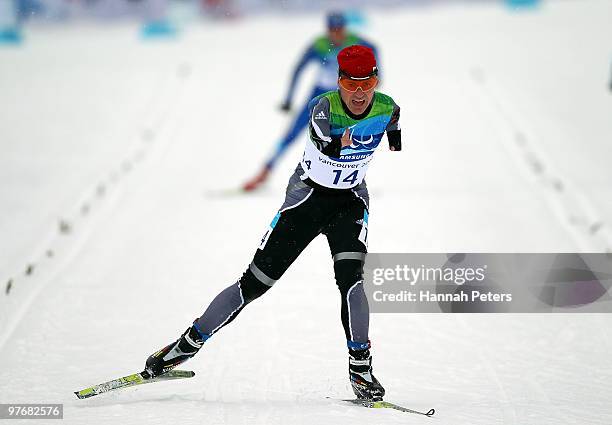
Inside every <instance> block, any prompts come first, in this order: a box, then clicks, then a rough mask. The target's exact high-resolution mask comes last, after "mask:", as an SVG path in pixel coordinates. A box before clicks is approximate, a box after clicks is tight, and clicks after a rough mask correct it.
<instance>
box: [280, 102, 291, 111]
mask: <svg viewBox="0 0 612 425" xmlns="http://www.w3.org/2000/svg"><path fill="white" fill-rule="evenodd" d="M279 109H280V110H281V111H283V112H289V111H291V102H283V103H282V104H281V105H280V107H279Z"/></svg>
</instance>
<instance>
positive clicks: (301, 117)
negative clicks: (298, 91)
mask: <svg viewBox="0 0 612 425" xmlns="http://www.w3.org/2000/svg"><path fill="white" fill-rule="evenodd" d="M354 44H361V45H364V46H369V47H371V48H372V49H373V50H374V56H376V57H378V55H377V54H376V48H375V47H374V46H373V45H372V44H371V43H369V42H367V41H366V40H364V39H363V38H361V37H359V36H357V35H355V34H353V33H350V32H348V31H347V30H346V19H345V18H344V15H343V14H342V13H339V12H331V13H329V14H328V15H327V34H326V35H323V36H320V37H318V38H317V39H316V40H315V41H314V43H312V44H311V45H310V46H308V48H307V49H306V51H305V52H304V54H303V55H302V57H301V59H300V61H299V62H298V64H297V66H296V67H295V70H294V71H293V76H292V77H291V83H290V84H289V90H288V91H287V95H286V96H285V100H284V102H283V104H282V105H281V110H283V111H285V112H288V111H290V110H291V103H292V99H293V93H294V91H295V86H296V85H297V81H298V78H299V76H300V75H301V73H302V71H303V70H304V68H305V67H306V65H308V64H309V63H311V62H315V63H317V64H318V65H319V72H318V75H317V80H316V84H315V86H314V88H313V89H312V92H311V94H310V97H309V98H308V100H309V101H310V100H311V99H313V98H315V97H317V96H319V95H321V94H323V93H325V92H328V91H330V90H335V89H336V86H337V71H338V62H337V61H336V56H337V55H338V52H339V51H340V50H342V49H343V48H345V47H347V46H352V45H354ZM309 112H310V111H309V109H308V102H307V103H306V104H304V106H303V107H302V108H301V110H300V112H299V113H298V114H297V115H296V117H295V119H294V121H293V123H292V124H291V125H290V127H289V129H288V130H287V132H286V133H285V135H284V136H283V137H282V139H281V140H280V141H279V142H278V145H277V147H276V149H275V151H274V153H273V154H272V156H270V157H269V158H268V160H267V161H266V163H265V164H264V166H263V168H262V169H261V170H260V171H259V172H258V173H257V175H255V176H254V177H253V178H252V179H251V180H249V181H248V182H246V183H245V184H244V185H243V186H242V189H243V190H245V191H247V192H248V191H252V190H256V189H257V188H259V187H260V186H261V184H262V183H263V182H264V181H266V179H267V178H268V176H269V175H270V173H271V171H272V169H273V168H274V166H275V165H276V162H277V161H278V160H279V159H280V157H281V156H282V155H283V154H284V153H285V151H286V150H287V148H288V147H289V146H291V144H292V143H293V142H294V141H295V140H296V138H297V137H298V136H299V135H300V133H301V131H302V130H303V129H304V128H306V125H307V124H308V119H309Z"/></svg>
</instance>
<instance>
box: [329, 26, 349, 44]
mask: <svg viewBox="0 0 612 425" xmlns="http://www.w3.org/2000/svg"><path fill="white" fill-rule="evenodd" d="M327 34H328V36H329V40H330V41H331V42H332V43H334V45H335V46H341V45H342V44H344V40H345V39H346V32H345V31H344V27H338V28H329V29H328V31H327Z"/></svg>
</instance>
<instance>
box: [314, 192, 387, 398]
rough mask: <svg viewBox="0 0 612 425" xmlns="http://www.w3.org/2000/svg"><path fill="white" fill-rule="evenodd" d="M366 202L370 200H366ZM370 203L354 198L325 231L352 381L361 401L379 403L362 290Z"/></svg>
mask: <svg viewBox="0 0 612 425" xmlns="http://www.w3.org/2000/svg"><path fill="white" fill-rule="evenodd" d="M366 199H367V198H366ZM366 205H367V203H366V202H365V201H363V199H360V198H359V197H357V196H355V198H354V200H353V201H352V202H350V203H349V204H348V205H347V206H346V207H345V208H343V209H342V210H341V212H340V213H339V214H338V215H337V216H336V217H335V218H334V220H333V221H332V222H331V223H330V224H329V225H328V226H327V228H326V229H325V234H326V236H327V239H328V242H329V247H330V250H331V253H332V257H333V260H334V273H335V277H336V284H337V285H338V289H339V290H340V295H341V297H342V304H341V310H340V316H341V320H342V325H343V327H344V333H345V335H346V339H347V345H348V349H349V379H350V382H351V386H352V388H353V391H354V393H355V395H356V396H357V397H358V398H365V399H374V400H380V399H382V397H383V396H384V395H385V389H384V388H383V387H382V385H381V384H380V382H378V380H377V379H376V377H375V376H374V375H373V374H372V356H371V355H370V341H369V338H368V330H369V315H370V311H369V307H368V299H367V298H366V295H365V292H364V290H363V263H364V261H365V256H366V252H367V232H368V228H367V226H368V211H367V208H366Z"/></svg>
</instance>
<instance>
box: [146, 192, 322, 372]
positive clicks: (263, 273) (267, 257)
mask: <svg viewBox="0 0 612 425" xmlns="http://www.w3.org/2000/svg"><path fill="white" fill-rule="evenodd" d="M304 186H305V185H304ZM303 189H304V188H303V187H302V186H301V185H299V184H294V185H292V183H291V181H290V185H289V188H288V192H287V198H286V201H285V204H284V205H283V209H281V211H279V213H277V215H276V216H275V218H274V220H273V222H272V224H271V225H270V229H269V230H268V232H267V233H266V235H265V236H264V238H263V239H262V242H261V244H260V246H259V249H258V250H257V252H256V253H255V257H254V258H253V261H252V262H251V264H250V265H249V267H248V269H247V270H246V272H245V273H244V274H243V275H242V277H241V278H240V279H239V280H238V282H236V283H235V284H233V285H230V286H229V287H227V288H226V289H224V290H223V291H221V292H220V293H219V294H218V295H217V296H216V297H215V298H214V299H213V301H212V302H211V303H210V305H209V306H208V308H207V309H206V311H205V312H204V314H203V315H202V316H201V317H200V318H198V319H196V320H195V321H194V323H193V325H192V326H191V327H189V328H188V329H187V330H186V331H185V333H183V335H182V336H181V337H180V338H179V339H178V340H176V341H175V342H173V343H172V344H170V345H168V346H166V347H164V348H162V349H161V350H159V351H157V352H156V353H153V354H152V355H151V356H149V358H148V359H147V361H146V365H145V369H146V371H147V372H148V373H149V374H150V375H151V376H157V375H160V374H162V373H165V372H167V371H169V370H171V369H173V368H175V367H176V366H178V365H179V364H181V363H183V362H185V361H186V360H188V359H190V358H191V357H193V356H194V355H195V354H196V353H197V352H198V351H199V349H200V348H201V347H202V345H203V344H204V342H205V341H206V340H207V339H208V338H210V337H211V336H212V335H213V334H215V333H216V332H217V331H218V330H219V329H221V328H222V327H223V326H225V325H227V324H228V323H230V322H231V321H232V320H234V319H235V318H236V316H238V314H239V313H240V312H241V311H242V309H243V308H244V307H245V306H246V305H247V304H248V303H250V302H251V301H253V300H254V299H256V298H258V297H260V296H261V295H263V294H264V293H265V292H266V291H267V290H268V289H270V288H271V287H272V286H273V285H274V283H275V282H276V281H277V280H278V279H280V277H281V276H282V275H283V273H284V272H285V271H286V270H287V269H288V268H289V266H290V265H291V264H292V263H293V261H295V259H296V258H297V257H298V256H299V255H300V253H301V252H302V251H303V250H304V248H305V247H306V246H307V245H308V244H309V243H310V241H312V239H314V238H315V237H316V236H317V235H318V234H319V231H320V228H321V217H322V216H323V212H322V211H321V209H320V208H317V207H314V208H313V206H312V205H316V201H313V202H311V199H309V198H310V195H311V194H312V189H308V190H303ZM296 200H297V202H295V201H296Z"/></svg>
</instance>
